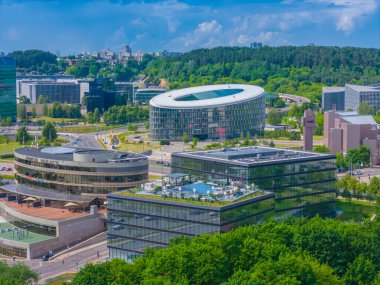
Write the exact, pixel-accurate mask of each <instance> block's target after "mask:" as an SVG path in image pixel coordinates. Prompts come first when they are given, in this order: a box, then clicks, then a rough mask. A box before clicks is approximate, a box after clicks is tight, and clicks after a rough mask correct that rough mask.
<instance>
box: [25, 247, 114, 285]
mask: <svg viewBox="0 0 380 285" xmlns="http://www.w3.org/2000/svg"><path fill="white" fill-rule="evenodd" d="M97 252H99V258H98V257H97ZM107 258H108V250H107V244H106V243H103V244H101V245H98V246H94V247H92V248H89V249H86V250H84V251H79V250H78V251H76V252H75V253H69V254H68V255H67V254H65V255H64V256H62V257H58V258H57V259H56V260H53V261H41V259H40V258H38V259H31V260H26V261H25V262H24V263H25V264H26V265H28V266H29V267H30V268H32V269H33V270H35V271H36V272H38V274H39V275H40V282H41V281H44V280H46V279H49V278H52V277H54V276H58V275H61V274H63V273H65V272H77V271H78V270H79V269H80V268H82V267H83V266H84V265H85V264H86V263H89V262H91V263H96V262H101V261H103V260H105V259H107Z"/></svg>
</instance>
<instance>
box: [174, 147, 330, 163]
mask: <svg viewBox="0 0 380 285" xmlns="http://www.w3.org/2000/svg"><path fill="white" fill-rule="evenodd" d="M173 156H174V157H175V156H178V157H187V158H193V159H200V160H208V161H219V162H229V163H235V164H239V165H244V166H250V165H254V164H260V163H275V162H281V161H283V162H287V161H289V160H313V159H317V158H334V157H335V156H334V155H331V154H324V153H315V152H306V151H296V150H288V149H279V148H271V147H261V146H251V147H239V148H224V149H217V150H204V151H193V152H181V153H174V154H173Z"/></svg>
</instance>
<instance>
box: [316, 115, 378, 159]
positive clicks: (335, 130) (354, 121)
mask: <svg viewBox="0 0 380 285" xmlns="http://www.w3.org/2000/svg"><path fill="white" fill-rule="evenodd" d="M323 130H324V136H323V138H324V145H325V146H326V147H328V148H329V149H330V151H331V152H332V153H338V152H341V153H343V154H346V153H347V152H348V151H349V150H350V149H353V148H357V147H359V146H360V145H365V146H367V147H368V148H369V149H370V151H371V163H372V164H379V163H380V137H379V135H380V129H379V128H378V124H377V123H376V121H375V120H374V118H373V117H372V116H371V115H359V114H358V113H357V112H355V111H351V112H336V111H329V112H325V113H324V127H323Z"/></svg>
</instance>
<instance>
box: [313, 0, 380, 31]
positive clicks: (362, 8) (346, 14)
mask: <svg viewBox="0 0 380 285" xmlns="http://www.w3.org/2000/svg"><path fill="white" fill-rule="evenodd" d="M308 2H310V3H314V4H321V5H326V6H327V8H326V9H325V12H326V13H327V14H328V15H330V17H332V18H333V19H336V22H335V26H336V29H337V30H338V31H342V32H344V33H345V34H350V33H351V32H352V31H353V30H354V29H355V25H356V24H357V21H359V20H362V19H364V18H365V17H367V16H368V15H370V14H373V13H374V12H375V11H376V9H377V1H376V0H352V1H348V0H309V1H308Z"/></svg>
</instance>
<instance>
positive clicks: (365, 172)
mask: <svg viewBox="0 0 380 285" xmlns="http://www.w3.org/2000/svg"><path fill="white" fill-rule="evenodd" d="M360 171H361V172H362V174H360V175H355V176H354V177H356V178H357V179H358V180H359V181H360V182H367V183H368V182H369V180H370V179H371V178H372V177H374V176H376V177H379V178H380V167H371V168H363V169H360ZM347 174H348V172H340V173H338V175H337V176H338V178H341V177H343V176H345V175H347Z"/></svg>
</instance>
